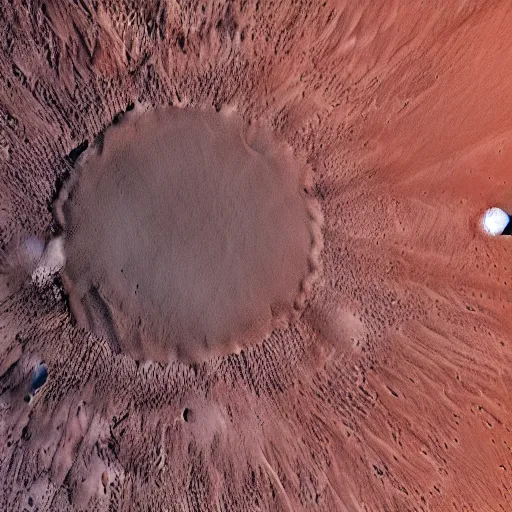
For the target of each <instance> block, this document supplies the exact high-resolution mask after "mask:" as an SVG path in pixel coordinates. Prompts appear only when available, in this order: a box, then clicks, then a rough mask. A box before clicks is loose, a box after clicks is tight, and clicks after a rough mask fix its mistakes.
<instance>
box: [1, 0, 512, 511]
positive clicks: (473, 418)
mask: <svg viewBox="0 0 512 512" xmlns="http://www.w3.org/2000/svg"><path fill="white" fill-rule="evenodd" d="M0 28H1V30H2V34H3V37H2V42H1V50H0V69H1V76H2V85H3V87H2V89H1V91H0V110H1V116H0V123H1V130H0V166H1V172H0V180H1V181H0V227H1V229H0V234H1V239H2V244H5V251H7V259H8V261H9V262H11V261H20V260H19V259H17V258H16V254H18V253H17V251H16V250H12V251H11V250H10V249H9V247H10V246H9V245H8V243H9V241H10V240H11V239H13V238H14V239H15V240H16V239H17V238H16V237H18V236H20V237H23V236H25V235H35V236H40V237H42V238H45V239H46V240H47V239H49V238H50V236H51V235H52V234H53V232H52V226H54V224H53V223H52V215H51V212H50V211H49V210H50V209H51V208H50V207H51V204H52V201H53V199H54V198H55V196H56V189H55V187H56V185H55V183H56V181H57V180H58V179H60V180H62V179H63V177H64V175H65V173H66V172H67V171H70V170H71V165H70V164H69V162H68V161H66V159H65V156H66V155H67V154H68V153H69V152H70V151H71V150H72V149H73V148H75V147H77V146H78V145H79V144H82V143H83V142H84V141H85V140H88V141H89V143H92V141H93V139H94V137H95V135H96V134H98V133H99V132H100V131H101V130H103V129H104V128H106V127H107V126H109V125H110V124H111V122H112V120H113V118H114V116H115V115H116V114H117V113H118V112H121V111H123V110H124V109H125V108H126V106H127V105H128V104H129V103H134V102H136V101H137V100H138V101H140V102H142V103H145V102H148V103H151V102H152V103H154V104H155V105H168V104H169V103H171V102H172V103H173V104H179V105H180V106H183V107H185V106H188V107H194V108H203V107H204V108H210V107H211V106H214V107H216V108H221V107H223V106H225V105H232V106H234V107H235V108H236V110H237V112H239V113H240V115H241V116H242V117H243V119H244V122H245V123H246V125H248V124H249V122H250V121H251V122H255V123H257V124H258V125H262V126H264V127H267V129H268V130H269V131H270V132H272V136H273V138H275V139H276V140H279V141H282V142H283V143H288V144H289V145H290V146H292V148H293V149H294V152H295V154H296V158H302V159H304V160H305V161H306V162H307V163H308V164H309V165H310V166H311V168H312V175H311V182H310V184H309V185H308V186H309V189H310V190H311V195H312V196H314V197H315V198H316V200H317V201H318V202H319V204H320V207H321V209H322V213H323V218H324V225H323V242H324V249H323V251H322V253H321V258H320V259H321V265H322V272H321V275H320V276H319V278H318V279H317V281H316V282H315V285H314V288H313V293H312V295H311V297H310V299H309V301H308V303H307V304H306V305H305V306H306V307H305V309H304V310H303V311H302V313H301V314H300V315H299V316H298V317H297V318H296V319H295V320H294V321H293V322H292V323H291V325H290V326H289V327H283V328H279V329H276V330H274V332H273V333H272V334H271V335H270V336H269V338H268V339H267V340H266V341H264V342H263V343H262V344H257V345H255V346H253V347H252V348H248V349H246V350H243V351H242V352H241V353H240V354H237V355H229V356H223V357H219V358H217V359H214V360H213V361H210V362H208V363H204V364H194V365H192V366H188V365H186V364H182V363H173V364H171V365H168V366H163V365H161V364H151V363H149V362H147V363H141V364H137V363H135V362H134V360H133V358H131V357H129V356H128V355H126V354H114V353H113V352H112V350H111V348H110V345H109V344H108V341H107V340H105V339H102V338H98V337H95V336H93V335H91V334H90V333H88V331H86V330H84V329H80V328H77V327H74V326H73V325H71V321H70V314H69V312H68V311H67V309H66V307H65V306H64V301H63V299H62V298H61V297H60V295H59V289H58V287H56V288H54V289H52V288H51V287H50V288H48V289H42V290H40V289H39V288H38V287H36V286H34V285H33V284H32V283H31V282H30V279H29V280H28V281H26V282H25V281H23V280H22V281H21V283H20V281H19V279H18V276H19V275H27V276H30V272H31V270H30V268H29V269H26V270H24V271H23V272H19V273H18V272H14V275H15V277H16V279H15V280H12V279H11V276H12V275H13V272H12V271H11V270H10V269H12V268H13V267H12V265H10V264H8V265H6V267H5V268H6V269H8V271H7V272H6V273H4V274H3V275H2V279H1V283H0V290H1V292H2V298H1V304H2V306H1V308H2V310H1V315H0V333H1V335H0V375H1V379H0V384H1V387H0V390H1V394H0V411H1V413H0V414H1V416H0V481H1V482H2V492H1V493H0V510H6V511H9V512H10V511H19V510H36V509H38V510H52V511H53V510H55V511H68V510H69V511H78V510H88V511H107V510H121V511H127V510H141V511H149V510H152V511H154V510H166V509H168V510H225V511H232V510H245V511H249V510H251V511H252V510H284V511H301V510H322V511H333V510H336V511H338V510H339V511H361V510H362V511H390V512H394V511H410V510H418V511H452V510H453V511H470V510H474V511H479V512H480V511H508V510H511V509H512V495H511V491H512V464H511V460H512V412H511V411H512V394H511V392H510V390H511V389H512V376H511V368H512V339H511V334H510V333H511V332H512V320H511V318H512V316H511V313H512V291H511V282H512V272H511V267H512V262H511V252H512V250H511V247H512V246H511V242H510V238H508V239H507V238H505V237H503V238H490V237H486V236H484V235H483V234H482V233H481V232H480V230H479V229H478V223H479V219H480V215H481V213H482V212H483V211H484V210H485V209H486V208H488V207H489V206H499V207H501V208H503V209H505V210H507V211H512V171H511V170H510V162H511V161H512V95H511V93H510V91H511V90H512V73H511V70H512V52H511V51H510V48H511V45H512V32H511V31H510V3H509V2H508V1H505V0H502V1H500V0H498V1H495V2H489V1H488V0H476V1H473V2H467V1H462V0H460V1H456V0H453V1H451V2H423V3H421V2H414V3H413V2H407V1H405V0H394V1H384V0H380V1H370V0H364V1H362V2H343V1H340V2H331V1H326V2H325V3H324V2H307V1H305V2H301V3H299V4H293V5H291V4H290V3H286V4H280V3H278V2H274V3H271V2H264V1H263V2H261V1H260V2H252V1H249V2H240V3H237V4H229V5H226V4H224V3H221V4H219V5H213V4H209V3H204V4H200V3H191V4H188V6H187V5H185V4H183V3H179V2H175V3H170V2H169V3H167V2H157V1H154V2H147V4H144V5H143V4H142V3H140V2H132V3H131V4H128V3H119V2H112V3H105V2H90V1H88V0H83V1H82V0H81V1H79V2H76V4H75V3H72V2H69V3H63V2H55V1H51V2H50V1H47V2H45V3H44V4H42V3H39V2H37V1H34V2H22V1H18V0H16V1H13V2H10V1H7V0H4V1H3V2H2V6H1V8H0ZM21 261H22V263H20V264H22V265H25V264H26V265H27V266H28V267H30V266H31V265H33V263H31V262H30V261H28V262H24V260H23V258H22V259H21ZM41 360H43V361H44V362H45V364H46V365H47V366H48V372H49V376H48V381H47V383H46V384H45V386H44V387H43V388H41V390H40V391H39V392H38V394H37V395H36V396H35V397H34V398H33V399H32V401H31V402H30V403H27V402H25V401H24V400H23V398H24V396H25V395H26V394H27V392H28V390H29V389H30V383H31V377H32V373H31V372H32V369H33V368H35V367H36V366H37V364H38V363H39V362H40V361H41ZM185 410H186V413H185V414H184V412H185ZM185 418H186V421H185Z"/></svg>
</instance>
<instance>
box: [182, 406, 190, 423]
mask: <svg viewBox="0 0 512 512" xmlns="http://www.w3.org/2000/svg"><path fill="white" fill-rule="evenodd" d="M191 416H192V411H191V410H190V409H188V408H187V407H185V409H183V421H184V422H185V423H186V422H188V421H189V420H190V419H191Z"/></svg>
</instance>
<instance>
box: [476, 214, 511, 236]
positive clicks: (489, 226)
mask: <svg viewBox="0 0 512 512" xmlns="http://www.w3.org/2000/svg"><path fill="white" fill-rule="evenodd" d="M509 222H510V217H509V216H508V214H507V213H506V212H504V211H503V210H502V209H501V208H496V207H494V208H489V209H488V210H486V212H485V213H484V217H483V219H482V226H483V228H484V231H485V232H486V233H488V234H489V235H492V236H496V235H501V234H502V233H503V231H504V230H505V228H506V227H507V225H508V223H509Z"/></svg>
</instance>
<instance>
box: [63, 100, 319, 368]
mask: <svg viewBox="0 0 512 512" xmlns="http://www.w3.org/2000/svg"><path fill="white" fill-rule="evenodd" d="M304 178H305V168H304V166H303V165H301V164H300V163H299V162H297V161H296V160H295V159H294V158H293V156H292V154H291V151H290V150H289V149H287V148H286V147H285V146H281V145H279V144H277V143H276V142H274V141H273V140H272V139H271V138H270V137H268V136H267V134H266V133H265V131H264V130H263V129H261V128H253V127H250V129H244V126H243V123H242V122H241V120H240V119H239V117H238V116H237V115H236V114H234V113H225V112H221V113H217V112H215V111H213V110H212V111H201V110H194V109H180V108H176V107H170V108H158V109H153V110H149V111H144V110H143V108H142V107H140V106H139V107H138V108H137V109H136V111H132V112H129V113H127V114H126V115H124V116H123V117H122V119H121V120H120V122H119V123H117V124H116V125H113V126H112V127H110V128H108V129H107V131H106V133H105V134H104V136H103V137H102V138H101V139H100V140H99V141H98V142H97V143H96V145H95V146H94V147H93V148H92V149H91V150H88V151H87V152H86V153H85V154H84V155H83V157H82V158H81V159H80V161H79V163H78V166H77V169H76V170H75V171H74V172H73V173H72V176H71V178H70V179H69V180H68V182H67V183H66V184H65V186H64V187H63V189H62V191H61V194H60V197H59V199H58V201H57V208H56V211H57V216H58V219H59V221H60V223H61V224H62V227H63V230H64V252H65V255H66V266H65V269H64V282H65V285H66V288H67V290H68V293H69V296H70V305H71V309H72V312H73V314H74V316H75V318H76V320H77V321H78V324H79V325H81V326H82V327H86V328H88V329H89V330H90V331H92V332H93V333H94V334H96V335H97V336H101V337H106V338H107V339H108V340H109V342H110V344H111V347H113V348H114V350H115V351H117V352H120V351H121V352H124V353H128V354H130V355H131V356H133V357H134V358H135V359H137V360H147V359H150V360H154V361H160V362H168V361H170V360H175V359H178V360H184V361H200V360H204V359H207V358H209V357H212V356H215V355H218V354H226V353H229V352H237V351H239V349H240V348H241V347H243V346H247V345H248V344H252V343H255V342H257V341H261V340H262V339H264V338H265V336H267V335H268V334H269V333H270V332H271V330H272V329H273V328H274V327H276V326H277V325H278V324H279V323H282V322H283V321H285V320H286V319H287V318H289V317H290V315H291V314H293V312H294V311H297V310H299V309H300V306H301V303H302V301H303V299H304V294H305V291H306V289H307V287H308V282H309V281H310V279H311V276H312V272H313V270H314V268H315V262H314V252H315V248H316V247H317V246H318V231H319V230H318V229H317V222H316V220H315V219H316V216H315V212H314V205H313V204H312V202H311V200H310V199H309V198H308V197H307V193H306V191H305V189H304V186H305V183H304Z"/></svg>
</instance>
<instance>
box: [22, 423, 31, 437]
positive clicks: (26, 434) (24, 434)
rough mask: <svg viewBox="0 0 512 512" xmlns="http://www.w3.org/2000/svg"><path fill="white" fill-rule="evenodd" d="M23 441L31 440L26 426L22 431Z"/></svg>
mask: <svg viewBox="0 0 512 512" xmlns="http://www.w3.org/2000/svg"><path fill="white" fill-rule="evenodd" d="M21 439H23V441H28V440H29V439H30V434H29V432H28V427H27V426H26V425H25V426H24V427H23V430H22V431H21Z"/></svg>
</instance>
